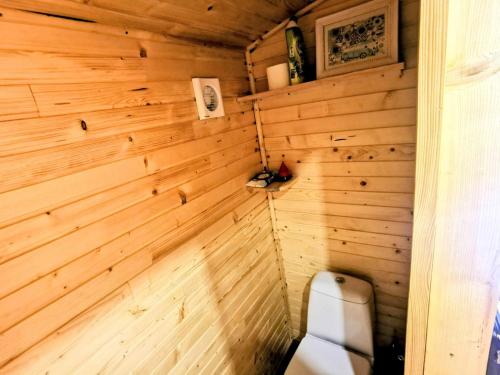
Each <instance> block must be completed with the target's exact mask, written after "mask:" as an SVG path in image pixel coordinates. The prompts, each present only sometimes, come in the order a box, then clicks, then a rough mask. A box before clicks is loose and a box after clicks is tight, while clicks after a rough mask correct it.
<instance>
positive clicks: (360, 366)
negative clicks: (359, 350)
mask: <svg viewBox="0 0 500 375" xmlns="http://www.w3.org/2000/svg"><path fill="white" fill-rule="evenodd" d="M370 371H371V366H370V362H369V361H368V360H367V359H366V358H364V357H361V356H360V355H358V354H355V353H352V352H349V351H347V350H346V349H345V348H344V347H342V346H340V345H336V344H334V343H331V342H329V341H325V340H322V339H320V338H317V337H314V336H311V335H306V337H304V338H303V339H302V341H301V342H300V345H299V347H298V348H297V351H296V352H295V354H294V355H293V358H292V360H291V362H290V364H289V365H288V368H287V369H286V372H285V375H370Z"/></svg>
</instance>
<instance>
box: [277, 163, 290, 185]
mask: <svg viewBox="0 0 500 375" xmlns="http://www.w3.org/2000/svg"><path fill="white" fill-rule="evenodd" d="M291 178H292V174H291V173H290V170H289V169H288V167H287V166H286V164H285V162H284V161H282V162H281V165H280V169H279V171H278V175H277V176H276V181H281V182H285V181H288V180H290V179H291Z"/></svg>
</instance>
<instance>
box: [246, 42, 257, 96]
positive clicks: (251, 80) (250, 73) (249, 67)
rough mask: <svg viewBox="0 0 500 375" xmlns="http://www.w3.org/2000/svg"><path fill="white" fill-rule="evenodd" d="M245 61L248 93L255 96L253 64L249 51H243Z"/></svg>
mask: <svg viewBox="0 0 500 375" xmlns="http://www.w3.org/2000/svg"><path fill="white" fill-rule="evenodd" d="M245 60H246V64H247V72H248V81H249V83H250V91H251V92H252V94H255V93H256V92H257V91H256V88H255V76H254V75H253V62H252V54H251V53H250V51H249V50H247V51H245Z"/></svg>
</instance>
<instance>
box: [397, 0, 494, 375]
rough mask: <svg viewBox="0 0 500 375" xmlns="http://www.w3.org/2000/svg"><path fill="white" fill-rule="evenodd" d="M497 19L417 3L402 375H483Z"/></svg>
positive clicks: (470, 0) (469, 0) (487, 12)
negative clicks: (413, 157) (414, 145)
mask: <svg viewBox="0 0 500 375" xmlns="http://www.w3.org/2000/svg"><path fill="white" fill-rule="evenodd" d="M499 12H500V10H499V6H498V5H497V4H495V0H481V1H479V0H457V1H453V2H452V1H449V0H439V1H436V0H422V1H421V9H420V37H419V39H420V40H419V66H418V71H419V78H418V111H417V113H418V120H417V158H416V159H417V162H416V165H417V167H416V187H415V209H414V213H415V218H414V233H413V244H412V263H411V278H410V295H409V306H408V323H407V339H406V365H405V375H420V374H430V375H434V374H446V375H448V374H450V375H451V374H455V373H460V374H462V375H468V374H471V375H478V374H484V373H485V367H486V358H487V355H488V350H489V346H490V342H491V332H492V325H493V316H494V312H495V305H496V301H497V300H498V281H499V280H498V277H497V274H498V256H497V255H498V251H499V249H500V239H499V236H498V234H496V233H495V228H494V225H495V221H497V222H500V199H499V198H496V195H500V190H499V189H500V188H495V187H497V186H500V151H498V149H499V147H500V146H498V147H497V148H496V150H495V148H494V147H493V145H494V140H492V139H491V138H492V137H493V138H497V139H500V126H495V124H494V122H496V121H495V119H496V118H497V113H498V110H497V109H496V106H497V105H498V107H500V99H498V98H496V96H500V93H498V90H495V87H496V86H497V85H498V83H499V81H500V79H499V75H500V73H499V71H500V68H499V67H500V53H499V50H498V46H497V47H494V45H495V44H494V43H493V41H494V40H496V39H495V38H497V37H498V32H497V31H496V30H494V29H493V28H492V25H494V23H493V22H492V19H493V18H494V17H495V16H498V13H499ZM472 33H473V34H472ZM476 34H477V35H476ZM465 99H470V105H469V104H468V103H467V102H465V104H464V101H465ZM498 114H500V113H498ZM475 117H476V118H477V121H474V118H475ZM462 118H463V120H462ZM465 119H467V121H466V120H465ZM496 125H500V124H496ZM472 127H474V128H475V129H474V130H475V131H477V133H473V134H477V137H472V139H471V138H470V137H468V136H469V135H471V128H472ZM495 128H496V129H495ZM468 152H470V159H468V161H467V159H465V158H464V156H463V155H464V154H465V153H468ZM486 152H489V154H486ZM488 158H489V163H488V162H485V160H487V159H488ZM454 162H455V163H456V164H453V163H454ZM478 170H479V171H480V172H481V173H478ZM468 179H469V181H468V182H467V180H468ZM492 186H494V187H493V188H492ZM464 190H470V191H467V192H466V193H464ZM495 190H496V191H495ZM487 199H490V201H491V206H488V205H486V204H485V202H486V200H487ZM460 207H464V208H467V210H460ZM469 209H470V210H469ZM464 223H468V224H470V227H469V228H468V230H464V231H463V232H462V237H463V238H457V236H456V234H457V229H458V228H461V226H463V225H464ZM474 223H477V225H476V226H475V225H474ZM489 227H491V228H489ZM454 235H455V236H454ZM458 237H459V236H458ZM462 243H463V245H462ZM450 268H452V269H450ZM475 294H479V296H475ZM476 297H477V298H476ZM461 330H463V333H462V334H463V337H461V336H459V333H457V332H460V331H461ZM438 331H439V332H438ZM446 340H449V341H448V343H446V342H447V341H446ZM465 353H468V354H465ZM458 369H459V372H457V370H458Z"/></svg>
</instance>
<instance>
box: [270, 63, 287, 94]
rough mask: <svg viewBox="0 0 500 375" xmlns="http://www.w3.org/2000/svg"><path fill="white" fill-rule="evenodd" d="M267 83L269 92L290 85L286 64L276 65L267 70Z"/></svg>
mask: <svg viewBox="0 0 500 375" xmlns="http://www.w3.org/2000/svg"><path fill="white" fill-rule="evenodd" d="M267 83H268V85H269V90H274V89H279V88H282V87H287V86H289V85H290V75H289V73H288V64H287V63H283V64H278V65H273V66H270V67H269V68H267Z"/></svg>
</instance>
